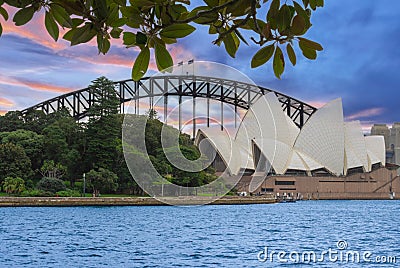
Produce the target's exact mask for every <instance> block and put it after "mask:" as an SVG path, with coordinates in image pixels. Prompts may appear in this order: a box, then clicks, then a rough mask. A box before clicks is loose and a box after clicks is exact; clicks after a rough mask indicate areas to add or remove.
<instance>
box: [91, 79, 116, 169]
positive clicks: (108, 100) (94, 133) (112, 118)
mask: <svg viewBox="0 0 400 268" xmlns="http://www.w3.org/2000/svg"><path fill="white" fill-rule="evenodd" d="M89 88H90V89H91V90H93V92H94V93H95V94H96V95H97V98H96V99H97V101H96V103H95V104H94V105H92V106H91V108H90V109H89V111H88V113H89V122H88V123H87V129H86V141H87V142H86V144H87V150H86V152H85V159H86V162H87V167H88V169H93V168H97V167H102V168H106V169H112V166H113V164H114V161H115V154H116V153H117V146H118V140H119V139H120V137H121V125H122V119H121V117H120V116H119V115H118V110H119V105H120V102H119V99H118V97H117V96H116V92H115V88H114V84H113V82H112V81H110V80H108V79H107V78H105V77H100V78H98V79H96V80H94V81H92V84H91V85H90V86H89Z"/></svg>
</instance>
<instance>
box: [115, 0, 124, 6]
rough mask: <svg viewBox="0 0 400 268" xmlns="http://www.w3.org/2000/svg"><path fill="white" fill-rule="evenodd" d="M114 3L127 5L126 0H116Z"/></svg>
mask: <svg viewBox="0 0 400 268" xmlns="http://www.w3.org/2000/svg"><path fill="white" fill-rule="evenodd" d="M114 3H117V4H118V5H120V6H126V0H114Z"/></svg>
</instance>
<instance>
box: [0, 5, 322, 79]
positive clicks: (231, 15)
mask: <svg viewBox="0 0 400 268" xmlns="http://www.w3.org/2000/svg"><path fill="white" fill-rule="evenodd" d="M323 5H324V0H301V1H300V0H292V1H289V2H288V1H285V2H284V3H283V4H281V1H280V0H271V1H269V0H263V1H262V2H261V1H260V0H219V1H217V0H204V4H203V5H198V6H195V7H193V9H191V6H190V0H172V1H171V0H158V1H151V0H141V1H138V0H129V4H127V1H126V0H96V1H92V0H91V1H89V0H68V1H65V0H48V1H41V0H19V1H17V0H2V1H0V14H1V15H2V16H3V17H4V18H5V19H7V18H8V14H7V11H6V9H4V7H3V6H13V7H16V8H17V10H18V11H17V12H16V13H15V15H14V17H13V21H14V23H15V25H16V26H21V25H24V24H26V23H28V22H29V21H30V20H31V19H32V17H33V16H34V14H35V13H36V12H45V20H44V24H45V27H46V29H47V31H48V33H49V34H50V36H51V37H52V38H53V39H54V40H55V41H57V40H58V38H59V35H60V31H59V28H60V27H62V28H66V29H67V32H66V33H65V35H64V36H63V39H65V40H67V41H69V42H70V43H71V46H74V45H78V44H81V43H87V42H89V41H90V40H92V39H94V38H96V40H97V47H98V51H99V53H103V54H106V53H107V52H108V51H109V49H110V47H111V42H110V40H111V39H121V38H122V39H123V43H124V44H125V45H126V46H127V47H128V48H131V47H135V48H138V49H140V53H139V54H138V56H137V58H136V60H135V62H134V65H133V68H132V78H133V79H135V80H139V79H140V78H141V77H142V76H143V75H144V74H145V73H146V71H147V69H148V65H149V61H150V49H153V50H154V57H155V61H156V63H157V68H158V69H159V70H164V69H166V68H168V67H170V66H172V64H173V60H172V57H171V55H170V54H169V52H168V50H167V45H170V44H173V43H176V42H177V39H179V38H183V37H185V36H188V35H190V34H192V33H193V32H194V31H195V30H196V28H195V27H194V26H193V25H195V26H199V25H203V26H206V27H208V32H209V34H212V35H217V37H216V39H215V40H214V41H213V43H214V44H216V45H218V46H221V45H222V44H223V45H224V47H225V50H226V51H227V53H228V54H229V55H230V56H231V57H233V58H234V57H235V55H236V52H237V50H238V48H239V45H240V43H241V42H243V43H244V44H246V45H249V42H252V43H254V44H255V45H258V46H260V47H261V49H260V50H259V51H258V52H257V53H256V54H255V55H254V56H253V58H252V60H251V67H252V68H255V67H258V66H260V65H263V64H265V63H266V62H268V61H269V60H270V59H273V60H272V62H273V69H274V73H275V76H277V77H278V78H280V76H281V75H282V73H283V71H284V68H285V57H284V53H285V52H286V54H287V57H288V58H289V60H290V62H291V63H292V64H293V65H295V64H296V54H295V51H294V49H293V45H295V44H297V45H298V46H299V48H300V50H301V51H302V54H303V55H304V56H305V57H306V58H308V59H315V58H316V57H317V51H321V50H322V46H321V45H320V44H318V43H316V42H314V41H311V40H308V39H306V38H304V37H303V36H304V34H306V33H307V31H308V30H309V29H310V27H311V25H312V24H311V21H310V19H311V14H312V13H313V11H315V10H316V9H317V8H318V7H322V6H323ZM265 9H267V11H268V12H267V16H266V18H265V19H261V17H260V16H259V15H260V14H259V12H260V10H265ZM244 31H250V33H252V34H255V35H256V37H253V36H250V34H244ZM1 32H2V28H1V26H0V34H1Z"/></svg>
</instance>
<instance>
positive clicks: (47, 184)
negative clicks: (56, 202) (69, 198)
mask: <svg viewBox="0 0 400 268" xmlns="http://www.w3.org/2000/svg"><path fill="white" fill-rule="evenodd" d="M36 188H37V189H38V190H42V191H45V192H51V193H56V192H59V191H65V190H66V189H67V187H65V184H64V182H63V181H62V180H60V179H56V178H46V177H45V178H43V179H41V180H40V181H39V182H38V183H37V185H36Z"/></svg>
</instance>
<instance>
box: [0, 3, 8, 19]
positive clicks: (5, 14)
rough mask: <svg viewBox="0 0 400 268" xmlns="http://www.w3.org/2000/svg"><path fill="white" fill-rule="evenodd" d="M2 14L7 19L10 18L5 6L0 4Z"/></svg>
mask: <svg viewBox="0 0 400 268" xmlns="http://www.w3.org/2000/svg"><path fill="white" fill-rule="evenodd" d="M0 14H1V15H2V16H3V18H4V19H5V20H8V13H7V10H5V9H4V8H3V7H1V6H0Z"/></svg>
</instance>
